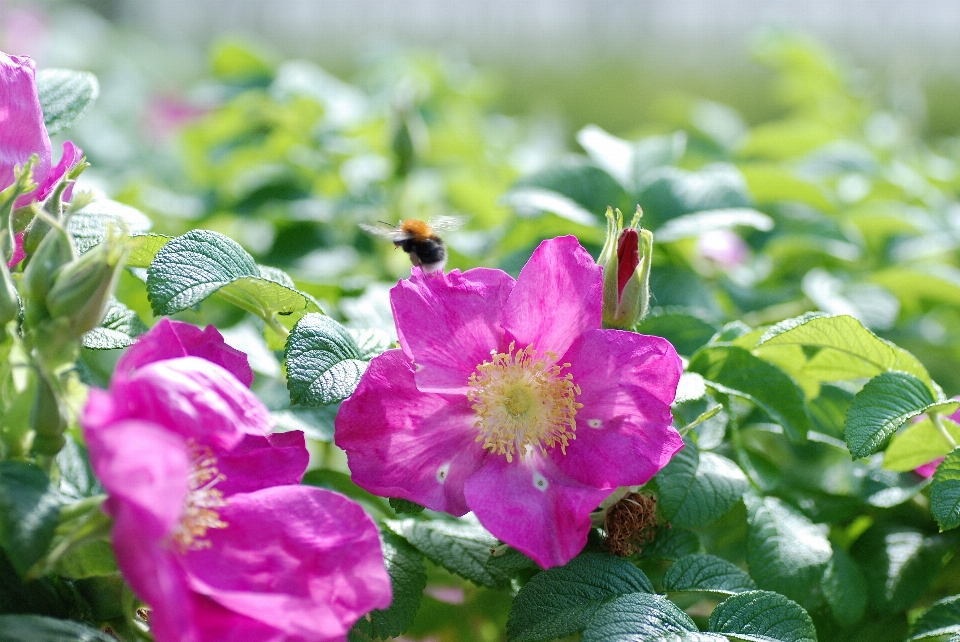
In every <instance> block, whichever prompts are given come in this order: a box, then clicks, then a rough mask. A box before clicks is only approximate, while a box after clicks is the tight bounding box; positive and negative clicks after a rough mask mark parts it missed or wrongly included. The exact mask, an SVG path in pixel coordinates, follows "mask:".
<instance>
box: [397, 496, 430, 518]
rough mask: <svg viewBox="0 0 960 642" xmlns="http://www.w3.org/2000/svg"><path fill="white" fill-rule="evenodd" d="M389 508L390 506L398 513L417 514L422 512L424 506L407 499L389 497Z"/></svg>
mask: <svg viewBox="0 0 960 642" xmlns="http://www.w3.org/2000/svg"><path fill="white" fill-rule="evenodd" d="M390 508H392V509H393V510H394V511H395V512H396V513H397V514H398V515H399V514H406V515H417V514H418V513H422V512H423V510H424V507H423V506H421V505H420V504H418V503H416V502H411V501H410V500H409V499H401V498H399V497H391V498H390Z"/></svg>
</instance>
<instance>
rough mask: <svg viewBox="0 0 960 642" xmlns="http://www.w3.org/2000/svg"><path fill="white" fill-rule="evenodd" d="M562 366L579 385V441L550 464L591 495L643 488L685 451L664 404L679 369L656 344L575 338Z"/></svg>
mask: <svg viewBox="0 0 960 642" xmlns="http://www.w3.org/2000/svg"><path fill="white" fill-rule="evenodd" d="M561 361H563V362H569V363H570V364H571V366H570V369H569V372H570V374H572V375H573V382H574V383H575V384H577V385H578V386H580V391H581V392H580V395H579V396H578V397H577V401H578V402H580V403H582V404H583V408H581V409H580V410H579V411H578V412H577V432H576V434H577V438H576V440H574V441H572V442H571V443H570V445H569V446H567V453H566V455H564V454H563V453H561V451H560V450H558V449H556V448H554V449H552V450H551V451H550V457H551V458H552V459H553V460H554V462H556V464H557V466H559V467H560V468H561V469H562V470H563V471H564V473H566V474H567V475H569V476H570V477H572V478H573V479H576V480H577V481H579V482H581V483H583V484H587V485H590V486H595V487H597V488H616V487H617V486H635V485H639V484H643V483H646V482H647V481H648V480H649V479H650V478H651V477H653V476H654V475H655V474H656V473H657V471H659V470H660V469H661V468H663V467H664V466H666V464H667V462H669V461H670V458H671V457H673V455H674V454H675V453H676V452H677V451H678V450H680V448H682V447H683V440H682V439H681V438H680V434H679V433H678V432H677V431H676V429H674V428H673V427H672V425H671V424H672V422H673V415H672V414H671V412H670V404H671V403H672V402H673V399H674V397H675V396H676V392H677V382H678V381H679V380H680V372H681V369H682V366H681V364H680V357H678V356H677V352H676V350H674V348H673V346H672V345H670V343H669V342H668V341H667V340H665V339H661V338H660V337H649V336H646V335H642V334H636V333H633V332H624V331H620V330H594V331H592V332H587V333H585V334H583V335H582V336H580V337H579V338H578V339H577V341H576V342H574V344H573V345H572V346H571V347H570V350H569V351H568V352H567V354H565V355H564V356H563V357H562V359H561Z"/></svg>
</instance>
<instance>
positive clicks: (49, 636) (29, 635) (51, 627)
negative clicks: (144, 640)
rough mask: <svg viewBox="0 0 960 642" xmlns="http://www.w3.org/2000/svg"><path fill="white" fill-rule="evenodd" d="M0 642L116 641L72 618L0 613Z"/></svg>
mask: <svg viewBox="0 0 960 642" xmlns="http://www.w3.org/2000/svg"><path fill="white" fill-rule="evenodd" d="M0 642H116V640H115V639H114V638H113V637H111V636H109V635H107V634H106V633H103V632H101V631H98V630H97V629H91V628H90V627H88V626H84V625H83V624H80V623H79V622H74V621H72V620H58V619H56V618H52V617H43V616H41V615H0Z"/></svg>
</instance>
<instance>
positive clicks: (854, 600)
mask: <svg viewBox="0 0 960 642" xmlns="http://www.w3.org/2000/svg"><path fill="white" fill-rule="evenodd" d="M820 591H821V592H822V593H823V597H824V599H826V601H827V604H828V605H829V606H830V612H831V613H833V617H834V619H835V620H836V621H837V622H839V623H840V624H844V625H850V624H854V623H856V622H857V621H858V620H860V618H861V617H863V612H864V610H866V608H867V581H866V579H864V577H863V573H862V572H861V571H860V569H859V568H858V567H857V565H856V564H855V563H854V561H853V558H851V557H850V555H849V554H848V553H847V552H846V551H845V550H843V549H842V548H838V547H834V548H833V557H831V558H830V562H829V564H827V570H826V571H824V573H823V580H821V582H820Z"/></svg>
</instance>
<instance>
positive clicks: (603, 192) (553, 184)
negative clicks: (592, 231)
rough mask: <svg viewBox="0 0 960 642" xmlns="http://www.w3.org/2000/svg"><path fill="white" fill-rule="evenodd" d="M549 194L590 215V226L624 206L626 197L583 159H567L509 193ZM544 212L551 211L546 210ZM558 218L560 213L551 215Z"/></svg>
mask: <svg viewBox="0 0 960 642" xmlns="http://www.w3.org/2000/svg"><path fill="white" fill-rule="evenodd" d="M530 188H533V190H535V191H537V192H552V193H555V194H559V195H561V196H564V197H566V198H567V199H569V200H570V201H572V202H573V203H575V204H576V205H578V206H579V207H581V208H583V210H584V211H586V212H588V213H590V214H592V215H593V220H592V221H579V220H578V221H577V222H580V223H585V224H591V223H594V224H595V223H596V222H598V221H600V220H601V219H602V217H603V213H604V212H605V211H606V210H607V207H621V206H625V205H626V204H627V201H626V193H625V192H624V190H623V187H621V185H620V183H618V182H617V180H616V179H615V178H613V177H612V176H610V174H608V173H607V172H605V171H603V170H602V169H600V168H599V167H597V166H596V165H594V164H593V163H591V162H589V161H587V160H586V159H583V158H575V157H574V158H570V159H567V160H565V161H563V162H561V163H559V164H557V165H554V166H552V167H548V168H546V169H544V170H541V171H540V172H537V173H535V174H531V175H529V176H525V177H523V178H521V179H520V180H518V181H517V182H516V183H515V184H514V186H513V187H512V188H511V191H514V190H516V191H521V192H523V191H527V190H529V189H530ZM545 211H554V210H552V209H546V210H545ZM554 213H556V214H561V215H562V213H561V212H554Z"/></svg>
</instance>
